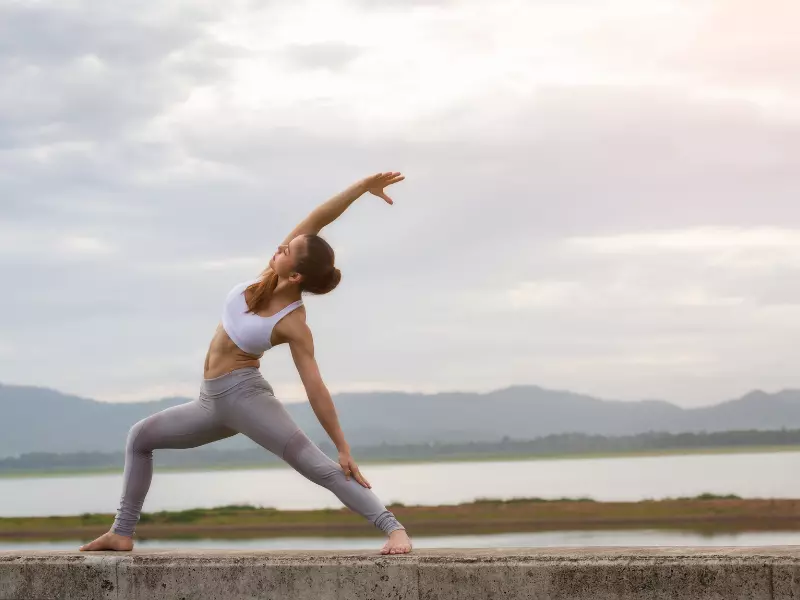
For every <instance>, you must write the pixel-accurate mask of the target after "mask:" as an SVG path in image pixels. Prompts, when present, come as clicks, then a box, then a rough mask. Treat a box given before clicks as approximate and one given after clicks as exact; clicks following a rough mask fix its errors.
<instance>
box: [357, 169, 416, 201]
mask: <svg viewBox="0 0 800 600" xmlns="http://www.w3.org/2000/svg"><path fill="white" fill-rule="evenodd" d="M405 178H406V177H405V175H400V173H376V174H375V175H370V176H369V177H366V178H364V179H363V180H362V184H363V185H364V188H365V189H366V190H367V191H368V192H369V193H370V194H372V195H373V196H378V198H383V199H384V200H385V201H386V202H387V203H389V204H394V200H392V199H391V198H389V196H387V195H386V194H385V193H384V191H383V189H384V188H385V187H388V186H390V185H392V184H393V183H397V182H398V181H403V179H405Z"/></svg>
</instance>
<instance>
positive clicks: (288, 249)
mask: <svg viewBox="0 0 800 600" xmlns="http://www.w3.org/2000/svg"><path fill="white" fill-rule="evenodd" d="M305 243H306V242H305V240H304V239H303V236H302V235H298V236H297V237H296V238H294V239H292V241H291V242H289V243H288V244H287V245H281V246H278V249H277V250H276V251H275V254H273V255H272V258H271V259H270V261H269V266H270V267H272V270H273V271H275V273H277V274H278V275H279V276H280V277H284V278H288V277H289V275H291V274H292V273H293V272H294V268H295V266H296V265H297V262H298V260H299V258H300V256H301V254H302V252H303V248H304V247H305Z"/></svg>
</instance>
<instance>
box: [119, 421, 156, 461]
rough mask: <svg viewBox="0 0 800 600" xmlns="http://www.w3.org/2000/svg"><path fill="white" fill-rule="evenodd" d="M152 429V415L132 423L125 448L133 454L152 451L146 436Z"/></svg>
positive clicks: (148, 437) (148, 436) (148, 438)
mask: <svg viewBox="0 0 800 600" xmlns="http://www.w3.org/2000/svg"><path fill="white" fill-rule="evenodd" d="M152 428H153V416H152V415H151V416H149V417H147V418H145V419H142V420H141V421H137V422H136V423H134V424H133V426H132V427H131V428H130V430H128V438H127V440H126V443H125V446H126V448H127V449H128V450H132V451H133V452H147V451H150V450H152V448H150V447H149V446H150V443H149V441H150V435H148V434H149V432H150V430H151V429H152Z"/></svg>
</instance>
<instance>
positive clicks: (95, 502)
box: [0, 452, 800, 517]
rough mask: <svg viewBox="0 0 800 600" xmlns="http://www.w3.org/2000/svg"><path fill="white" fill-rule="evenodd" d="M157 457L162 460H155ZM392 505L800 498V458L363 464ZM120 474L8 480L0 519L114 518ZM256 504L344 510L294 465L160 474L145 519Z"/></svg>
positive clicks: (0, 486) (0, 493)
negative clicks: (700, 496)
mask: <svg viewBox="0 0 800 600" xmlns="http://www.w3.org/2000/svg"><path fill="white" fill-rule="evenodd" d="M157 462H158V455H157V454H156V463H157ZM363 472H364V474H365V476H366V477H367V478H368V479H369V481H370V482H371V483H372V486H373V488H372V489H373V491H375V493H376V494H377V495H378V497H379V498H380V499H381V500H382V501H383V502H384V503H385V504H389V503H392V502H396V501H397V502H402V503H404V504H407V505H413V504H422V505H435V504H457V503H460V502H470V501H472V500H475V499H477V498H481V497H491V498H506V499H507V498H514V497H533V496H536V497H540V498H559V497H564V496H567V497H579V496H588V497H591V498H594V499H595V500H630V501H635V500H642V499H647V498H654V499H659V498H665V497H676V496H696V495H698V494H702V493H705V492H710V493H715V494H736V495H738V496H742V497H745V498H800V477H796V476H795V475H796V474H797V473H798V472H800V452H777V453H753V454H716V455H712V454H705V455H703V454H699V455H689V456H687V455H681V456H653V457H621V458H598V459H559V460H525V461H522V460H521V461H498V462H461V463H419V464H402V465H364V467H363ZM121 487H122V475H121V473H119V474H109V475H79V476H70V477H42V478H0V516H3V517H11V516H46V515H77V514H80V513H85V512H102V513H113V512H115V511H116V509H117V505H118V503H119V496H120V492H121ZM226 504H252V505H254V506H265V507H266V506H271V507H274V508H278V509H314V508H340V507H341V504H339V501H338V499H337V498H336V497H335V496H334V495H333V494H331V493H330V492H328V491H327V490H325V489H323V488H320V487H318V486H316V485H315V484H313V483H311V482H309V481H308V480H306V479H305V478H303V477H302V476H301V475H299V474H298V473H296V472H295V471H294V470H292V469H289V468H268V469H251V470H240V471H196V472H187V473H159V472H158V466H157V464H156V471H155V474H154V476H153V483H152V485H151V487H150V493H149V494H148V496H147V500H146V501H145V504H144V510H145V512H154V511H159V510H182V509H188V508H196V507H214V506H221V505H226Z"/></svg>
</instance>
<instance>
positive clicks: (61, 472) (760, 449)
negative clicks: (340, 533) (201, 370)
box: [0, 445, 800, 479]
mask: <svg viewBox="0 0 800 600" xmlns="http://www.w3.org/2000/svg"><path fill="white" fill-rule="evenodd" d="M775 452H800V445H780V446H721V447H718V448H674V449H673V448H670V449H665V450H636V451H620V452H590V453H575V454H572V453H560V454H476V455H469V454H461V455H458V456H452V457H437V458H435V459H420V458H397V459H391V458H385V459H378V460H370V459H369V458H368V457H366V456H359V455H358V451H357V450H356V451H355V456H356V460H357V462H358V463H359V465H362V466H364V465H403V464H434V463H454V462H505V461H528V460H570V459H573V460H579V459H593V458H644V457H658V456H690V455H709V454H711V455H713V454H754V453H758V454H763V453H775ZM156 468H157V469H158V472H159V473H190V472H202V471H241V470H260V469H282V468H288V467H287V466H286V465H285V464H284V463H282V462H273V463H263V464H241V465H235V464H232V465H210V466H182V467H169V466H158V465H156ZM121 472H122V467H108V468H105V467H104V468H99V469H53V470H36V469H31V470H27V471H7V472H0V479H12V478H31V477H33V478H36V477H78V476H82V475H110V474H120V473H121Z"/></svg>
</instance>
